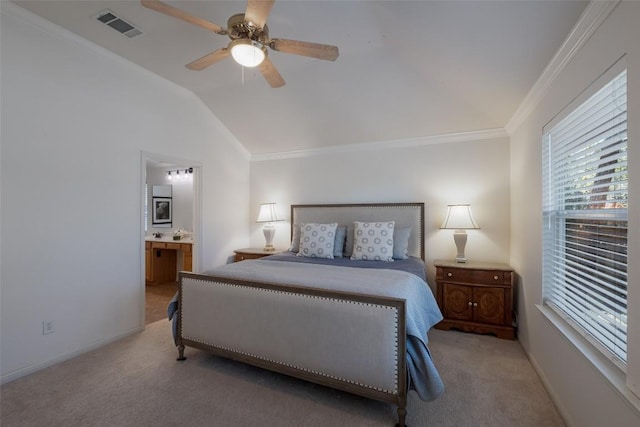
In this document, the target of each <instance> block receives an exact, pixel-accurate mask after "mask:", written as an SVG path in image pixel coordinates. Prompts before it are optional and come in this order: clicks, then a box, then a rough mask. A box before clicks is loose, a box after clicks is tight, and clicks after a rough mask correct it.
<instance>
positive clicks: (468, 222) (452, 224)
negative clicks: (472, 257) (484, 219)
mask: <svg viewBox="0 0 640 427" xmlns="http://www.w3.org/2000/svg"><path fill="white" fill-rule="evenodd" d="M440 228H442V229H446V230H455V232H454V233H453V241H454V242H455V244H456V248H457V249H458V255H457V256H456V262H461V263H462V262H467V258H466V257H465V256H464V247H465V245H466V244H467V232H466V231H465V230H474V229H478V228H480V227H478V224H476V222H475V221H474V219H473V215H472V214H471V205H448V206H447V216H446V218H445V219H444V222H443V223H442V225H441V226H440Z"/></svg>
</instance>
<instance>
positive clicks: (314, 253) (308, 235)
mask: <svg viewBox="0 0 640 427" xmlns="http://www.w3.org/2000/svg"><path fill="white" fill-rule="evenodd" d="M337 228H338V223H337V222H334V223H332V224H318V223H309V224H302V225H301V226H300V251H299V252H298V254H297V256H303V257H311V258H331V259H333V246H334V243H335V237H336V229H337Z"/></svg>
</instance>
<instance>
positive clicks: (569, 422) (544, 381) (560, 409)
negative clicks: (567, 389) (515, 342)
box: [521, 346, 575, 426]
mask: <svg viewBox="0 0 640 427" xmlns="http://www.w3.org/2000/svg"><path fill="white" fill-rule="evenodd" d="M521 347H522V346H521ZM522 349H523V350H524V347H523V348H522ZM525 355H526V356H527V359H529V363H531V366H533V370H534V371H536V374H538V377H539V378H540V381H542V385H543V386H544V388H545V389H546V390H547V393H549V397H551V400H552V401H553V404H554V405H555V407H556V409H557V410H558V412H559V413H560V416H561V417H562V419H563V420H564V422H565V424H566V425H568V426H572V425H575V423H573V420H571V417H570V416H569V413H568V412H567V410H566V409H565V408H564V406H563V405H562V401H561V400H560V398H559V397H558V395H557V394H556V392H555V391H554V389H553V387H551V383H550V382H549V381H548V380H547V377H546V375H545V374H544V371H543V370H542V368H540V365H538V362H537V361H536V359H535V357H533V355H532V354H531V353H529V352H528V351H525Z"/></svg>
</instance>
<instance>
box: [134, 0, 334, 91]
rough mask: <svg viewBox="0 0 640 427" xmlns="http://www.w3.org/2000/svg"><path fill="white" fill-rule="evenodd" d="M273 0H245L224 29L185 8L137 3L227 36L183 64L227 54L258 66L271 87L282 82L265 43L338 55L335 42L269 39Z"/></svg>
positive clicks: (150, 0)
mask: <svg viewBox="0 0 640 427" xmlns="http://www.w3.org/2000/svg"><path fill="white" fill-rule="evenodd" d="M274 2H275V0H248V1H247V8H246V11H245V13H238V14H236V15H233V16H231V17H230V18H229V19H228V21H227V28H226V29H224V28H222V27H220V26H219V25H217V24H214V23H213V22H209V21H207V20H205V19H202V18H198V17H196V16H192V15H190V14H188V13H187V12H185V11H183V10H180V9H177V8H175V7H173V6H170V5H168V4H166V3H163V2H161V1H157V0H141V1H140V3H141V4H142V5H143V6H144V7H146V8H149V9H151V10H155V11H156V12H160V13H163V14H165V15H168V16H171V17H174V18H178V19H181V20H183V21H185V22H188V23H190V24H193V25H197V26H199V27H201V28H204V29H206V30H209V31H211V32H213V33H215V34H220V35H226V36H228V37H229V38H230V39H231V42H230V43H229V45H228V46H227V47H223V48H220V49H218V50H216V51H214V52H211V53H209V54H207V55H204V56H203V57H201V58H199V59H196V60H195V61H193V62H190V63H188V64H187V65H186V67H187V68H189V69H190V70H203V69H205V68H207V67H209V66H211V65H213V64H215V63H216V62H218V61H220V60H222V59H224V58H226V57H227V56H229V55H231V57H232V58H233V59H234V60H235V61H236V62H237V63H238V64H240V65H242V66H243V67H258V69H259V70H260V73H262V76H263V77H264V78H265V80H266V81H267V82H268V83H269V85H270V86H271V87H273V88H276V87H281V86H284V84H285V82H284V79H283V78H282V76H281V75H280V73H279V72H278V70H277V69H276V67H275V66H274V65H273V63H272V62H271V61H270V60H269V58H268V55H267V47H269V48H270V49H272V50H275V51H279V52H283V53H289V54H293V55H301V56H307V57H310V58H316V59H322V60H326V61H335V60H336V59H337V58H338V55H339V53H338V48H337V47H336V46H331V45H325V44H319V43H310V42H303V41H298V40H287V39H271V38H269V28H268V27H267V18H268V17H269V13H270V12H271V8H272V7H273V3H274Z"/></svg>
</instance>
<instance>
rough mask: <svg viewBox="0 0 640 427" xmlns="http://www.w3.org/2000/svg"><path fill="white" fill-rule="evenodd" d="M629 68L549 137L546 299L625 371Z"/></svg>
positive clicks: (545, 191)
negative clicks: (627, 71)
mask: <svg viewBox="0 0 640 427" xmlns="http://www.w3.org/2000/svg"><path fill="white" fill-rule="evenodd" d="M626 89H627V73H626V70H624V71H622V72H619V73H618V74H617V75H615V77H613V78H612V79H610V80H608V82H607V83H606V84H604V86H602V87H601V88H600V89H599V90H597V91H596V92H595V93H594V94H593V95H591V96H590V97H589V98H588V99H587V100H586V101H584V102H582V103H581V104H580V105H578V106H577V107H576V108H574V109H572V110H571V111H570V112H569V113H568V114H566V115H565V116H564V117H562V118H561V119H559V120H557V121H556V123H554V124H553V125H552V126H550V127H549V128H548V129H545V130H544V134H543V219H544V226H545V227H544V232H543V280H544V283H543V302H544V304H546V305H548V306H549V307H551V308H552V309H554V310H555V311H556V312H558V313H559V314H560V315H561V316H562V317H563V318H565V319H566V320H567V321H568V322H569V323H570V324H571V325H572V326H573V327H574V328H576V329H577V330H578V331H580V332H581V333H582V334H583V335H584V336H585V337H587V339H589V341H591V342H592V343H593V344H594V345H595V346H596V347H598V348H599V349H600V350H601V351H602V352H603V353H605V354H606V355H607V356H608V357H610V358H611V359H612V360H613V361H614V362H616V364H618V365H619V366H621V367H622V368H623V369H624V368H625V364H626V359H627V198H628V177H627V90H626Z"/></svg>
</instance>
